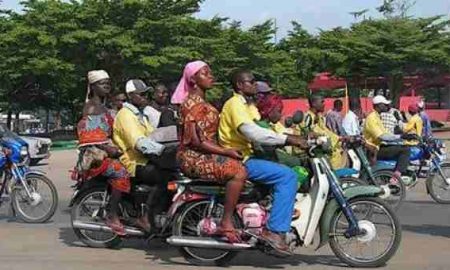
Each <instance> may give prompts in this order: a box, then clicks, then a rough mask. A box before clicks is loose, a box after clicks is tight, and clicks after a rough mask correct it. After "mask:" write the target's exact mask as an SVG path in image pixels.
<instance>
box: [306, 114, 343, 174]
mask: <svg viewBox="0 0 450 270" xmlns="http://www.w3.org/2000/svg"><path fill="white" fill-rule="evenodd" d="M303 127H304V128H306V129H307V130H309V131H312V132H315V133H317V134H320V135H325V136H327V137H328V138H330V140H331V147H332V149H333V152H332V154H331V158H330V163H331V166H332V167H333V169H339V168H342V167H344V166H346V163H347V159H346V156H345V155H343V154H342V153H343V151H342V147H341V143H340V142H339V136H338V135H336V133H334V132H333V131H331V130H330V129H329V128H327V126H326V125H325V118H324V117H323V116H322V115H321V114H315V113H314V112H313V111H311V110H308V111H307V112H306V115H305V119H304V121H303Z"/></svg>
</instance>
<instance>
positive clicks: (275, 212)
mask: <svg viewBox="0 0 450 270" xmlns="http://www.w3.org/2000/svg"><path fill="white" fill-rule="evenodd" d="M232 84H233V88H234V95H233V97H232V98H230V99H229V100H228V101H227V102H226V103H225V105H224V106H223V109H222V113H221V115H220V125H219V141H220V144H221V145H222V146H224V147H226V148H234V149H237V150H239V151H241V152H242V154H243V155H244V156H245V158H246V159H245V162H244V164H245V167H246V169H247V174H248V177H249V179H250V180H252V181H256V182H261V183H264V184H267V185H271V186H273V188H274V200H273V206H272V209H271V213H270V218H269V220H268V223H267V226H266V229H265V230H264V231H263V233H262V237H263V238H264V239H265V240H266V241H267V242H268V243H269V244H270V245H271V246H272V247H273V248H275V249H276V250H278V251H279V252H281V253H283V254H290V252H289V248H288V246H287V244H286V239H285V234H286V233H287V232H289V231H290V228H291V220H292V213H293V210H294V203H295V195H296V193H297V176H296V174H295V172H294V171H293V170H292V169H290V168H289V167H287V166H284V165H280V164H277V163H274V162H270V161H267V160H260V159H255V158H252V154H253V149H252V142H254V143H258V144H261V145H272V146H275V145H279V146H284V145H296V146H302V147H305V148H307V143H306V141H305V140H303V139H301V138H300V137H298V136H292V135H286V134H277V133H275V132H274V131H272V130H270V129H265V128H262V127H260V126H258V125H257V124H256V123H255V121H257V120H260V115H259V113H258V110H257V108H256V106H255V95H256V81H255V78H254V76H253V74H252V73H251V72H250V71H245V70H241V71H237V72H235V74H234V75H233V78H232Z"/></svg>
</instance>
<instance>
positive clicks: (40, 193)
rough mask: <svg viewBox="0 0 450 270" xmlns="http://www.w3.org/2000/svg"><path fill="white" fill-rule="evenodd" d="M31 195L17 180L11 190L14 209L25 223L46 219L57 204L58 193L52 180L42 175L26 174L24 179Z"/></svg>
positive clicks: (51, 214) (41, 221)
mask: <svg viewBox="0 0 450 270" xmlns="http://www.w3.org/2000/svg"><path fill="white" fill-rule="evenodd" d="M24 182H25V184H26V185H27V188H28V191H29V192H30V194H31V197H30V196H28V193H27V192H26V189H25V187H24V186H23V184H22V183H20V182H17V183H16V184H15V185H14V187H13V189H12V192H11V200H12V203H13V207H14V210H15V211H16V214H17V215H18V216H19V218H20V219H21V220H23V221H25V222H27V223H43V222H46V221H48V220H49V219H50V218H51V217H52V216H53V215H54V214H55V211H56V208H57V206H58V193H57V191H56V188H55V186H54V185H53V183H52V181H51V180H50V179H48V178H47V177H45V176H43V175H34V174H33V175H28V176H27V178H26V179H25V180H24Z"/></svg>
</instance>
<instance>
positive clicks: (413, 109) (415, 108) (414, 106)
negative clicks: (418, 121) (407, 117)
mask: <svg viewBox="0 0 450 270" xmlns="http://www.w3.org/2000/svg"><path fill="white" fill-rule="evenodd" d="M408 111H409V112H410V113H418V112H419V106H417V104H411V105H409V106H408Z"/></svg>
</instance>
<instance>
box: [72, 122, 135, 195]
mask: <svg viewBox="0 0 450 270" xmlns="http://www.w3.org/2000/svg"><path fill="white" fill-rule="evenodd" d="M113 122H114V119H113V118H112V116H111V115H110V114H109V113H103V114H99V115H88V116H84V117H83V118H82V119H81V120H80V122H78V126H77V132H78V140H79V149H80V159H79V164H80V165H81V168H82V171H83V172H82V173H83V176H84V177H85V178H87V179H90V178H93V177H96V176H98V175H102V176H105V177H106V178H108V182H109V184H110V185H111V186H112V188H114V189H116V190H119V191H121V192H125V193H128V192H130V176H129V174H128V172H127V170H126V169H125V167H124V166H123V165H122V164H121V163H120V162H119V161H118V160H116V159H111V158H109V157H108V155H107V154H106V152H105V151H104V150H102V149H100V148H98V147H96V146H97V145H101V144H110V143H111V141H110V138H111V135H112V125H113Z"/></svg>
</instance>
